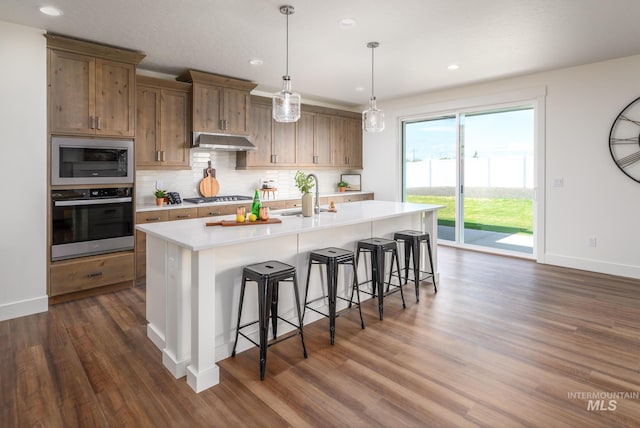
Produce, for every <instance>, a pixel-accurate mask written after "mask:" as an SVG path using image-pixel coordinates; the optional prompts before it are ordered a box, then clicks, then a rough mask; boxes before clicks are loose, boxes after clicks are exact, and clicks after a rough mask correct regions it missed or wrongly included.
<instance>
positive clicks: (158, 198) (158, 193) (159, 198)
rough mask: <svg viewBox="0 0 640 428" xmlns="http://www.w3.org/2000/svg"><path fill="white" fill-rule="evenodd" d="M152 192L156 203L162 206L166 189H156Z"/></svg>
mask: <svg viewBox="0 0 640 428" xmlns="http://www.w3.org/2000/svg"><path fill="white" fill-rule="evenodd" d="M153 194H154V195H156V205H158V206H162V204H163V203H164V198H166V197H167V191H166V190H162V189H156V191H155V192H153Z"/></svg>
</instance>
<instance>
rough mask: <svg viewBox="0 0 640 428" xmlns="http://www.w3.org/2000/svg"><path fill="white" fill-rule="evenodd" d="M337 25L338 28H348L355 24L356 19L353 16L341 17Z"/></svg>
mask: <svg viewBox="0 0 640 428" xmlns="http://www.w3.org/2000/svg"><path fill="white" fill-rule="evenodd" d="M338 25H339V26H340V28H343V29H345V30H349V29H351V28H353V27H355V26H356V20H355V19H353V18H343V19H341V20H340V21H338Z"/></svg>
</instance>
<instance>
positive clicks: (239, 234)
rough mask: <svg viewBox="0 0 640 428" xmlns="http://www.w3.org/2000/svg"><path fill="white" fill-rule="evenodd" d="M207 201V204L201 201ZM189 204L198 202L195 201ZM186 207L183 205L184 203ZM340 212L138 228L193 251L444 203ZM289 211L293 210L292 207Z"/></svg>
mask: <svg viewBox="0 0 640 428" xmlns="http://www.w3.org/2000/svg"><path fill="white" fill-rule="evenodd" d="M199 205H204V204H199ZM190 206H197V205H192V204H190ZM182 207H183V208H184V205H182ZM336 207H337V210H338V212H336V213H331V212H321V213H320V214H319V215H314V216H312V217H302V216H282V215H280V214H281V213H284V212H287V210H282V211H274V212H272V215H271V216H272V217H274V218H276V217H277V218H279V219H281V220H282V223H277V224H255V225H249V226H234V227H228V226H226V227H225V226H206V225H205V223H207V222H212V221H219V220H233V219H234V218H235V215H227V216H218V217H203V218H195V219H188V220H177V221H167V222H160V223H148V224H139V225H137V226H136V229H137V230H140V231H142V232H145V233H147V234H150V235H152V236H155V237H158V238H161V239H164V240H166V241H168V242H171V243H174V244H176V245H178V246H181V247H184V248H187V249H189V250H191V251H200V250H206V249H210V248H216V247H223V246H227V245H234V244H240V243H244V242H249V241H255V240H262V239H269V238H273V237H278V236H286V235H293V234H298V233H304V232H310V231H319V230H323V229H333V228H336V227H341V226H348V225H352V224H359V223H366V222H371V221H375V220H382V219H385V218H391V217H398V216H402V215H407V214H413V213H418V212H422V211H437V210H439V209H441V208H444V206H442V205H427V204H413V203H406V202H390V201H376V200H371V201H360V202H349V203H343V204H336ZM289 211H290V210H289Z"/></svg>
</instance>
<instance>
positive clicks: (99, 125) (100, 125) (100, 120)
mask: <svg viewBox="0 0 640 428" xmlns="http://www.w3.org/2000/svg"><path fill="white" fill-rule="evenodd" d="M101 129H102V118H101V117H100V116H98V130H101Z"/></svg>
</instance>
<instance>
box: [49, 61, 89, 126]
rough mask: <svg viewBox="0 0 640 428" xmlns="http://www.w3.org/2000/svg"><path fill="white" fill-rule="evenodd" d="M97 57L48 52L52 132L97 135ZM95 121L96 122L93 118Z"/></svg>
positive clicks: (50, 124)
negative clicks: (92, 119)
mask: <svg viewBox="0 0 640 428" xmlns="http://www.w3.org/2000/svg"><path fill="white" fill-rule="evenodd" d="M95 69H96V61H95V58H92V57H88V56H85V55H77V54H73V53H70V52H58V51H53V50H52V51H49V88H50V89H49V127H50V129H51V131H52V132H71V133H85V134H92V133H95V124H93V125H94V127H93V128H92V123H91V118H92V117H95V113H94V112H95V98H96V96H95V87H96V84H95V75H96V73H95ZM94 120H95V119H94Z"/></svg>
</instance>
